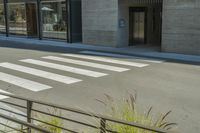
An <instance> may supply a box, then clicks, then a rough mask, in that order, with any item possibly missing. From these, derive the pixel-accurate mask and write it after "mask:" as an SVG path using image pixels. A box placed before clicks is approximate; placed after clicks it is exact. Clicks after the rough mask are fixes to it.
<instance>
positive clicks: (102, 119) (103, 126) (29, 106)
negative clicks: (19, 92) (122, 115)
mask: <svg viewBox="0 0 200 133" xmlns="http://www.w3.org/2000/svg"><path fill="white" fill-rule="evenodd" d="M0 95H3V96H7V97H10V98H14V99H16V100H21V101H24V102H26V106H22V105H21V104H16V103H14V102H8V101H5V100H0V102H2V103H5V104H8V105H12V106H15V107H17V108H22V109H25V110H26V115H24V114H21V113H16V112H14V111H12V110H8V109H4V108H1V107H0V110H3V111H6V112H9V113H12V114H15V115H18V116H21V117H25V118H26V119H27V121H26V122H24V121H21V120H18V119H15V118H12V117H9V116H5V115H3V114H0V117H1V118H4V119H6V120H9V121H12V122H15V123H17V124H20V125H23V126H25V127H27V130H26V131H27V132H28V133H31V131H32V129H35V130H38V131H41V132H45V133H50V131H47V130H45V129H43V128H41V127H40V126H36V125H34V124H33V121H37V122H39V123H43V124H46V125H48V126H51V127H54V128H58V129H60V130H62V131H66V132H71V133H79V132H77V131H75V130H72V129H68V128H67V127H63V126H60V125H53V124H51V123H49V122H45V121H43V120H40V119H38V118H34V117H33V116H32V112H37V113H40V114H43V115H47V116H49V117H55V118H58V119H61V120H65V121H68V122H72V123H75V124H78V125H83V126H86V127H89V128H93V129H96V130H98V131H99V132H100V133H107V132H110V133H118V132H117V131H114V130H112V129H109V128H108V126H107V123H115V124H120V125H124V126H130V127H135V128H139V129H141V130H146V131H152V132H156V133H174V132H172V131H168V130H164V129H159V128H155V127H149V126H144V125H142V124H138V123H135V122H127V121H124V120H119V119H114V118H111V117H108V116H104V115H100V114H95V113H88V112H86V111H83V110H80V109H76V108H69V107H64V106H60V105H56V104H52V103H47V102H43V101H39V100H34V99H30V98H24V97H21V96H15V95H11V94H7V93H2V92H0ZM34 104H37V105H40V106H47V107H53V108H56V109H60V110H62V111H67V112H72V113H75V114H77V115H82V116H87V117H91V118H95V119H96V120H98V121H99V124H98V125H99V126H97V125H93V124H90V123H88V122H82V121H80V120H76V119H71V118H68V117H64V116H59V115H55V114H51V113H48V112H45V111H42V110H40V109H36V108H33V105H34ZM0 125H2V124H1V123H0ZM4 126H5V125H4ZM13 130H15V129H13ZM21 132H22V131H21Z"/></svg>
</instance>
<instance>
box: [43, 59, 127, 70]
mask: <svg viewBox="0 0 200 133" xmlns="http://www.w3.org/2000/svg"><path fill="white" fill-rule="evenodd" d="M42 58H44V59H50V60H54V61H60V62H65V63H71V64H77V65H82V66H88V67H93V68H99V69H104V70H110V71H116V72H124V71H128V70H130V69H127V68H122V67H115V66H110V65H103V64H98V63H92V62H87V61H80V60H74V59H68V58H61V57H56V56H45V57H42Z"/></svg>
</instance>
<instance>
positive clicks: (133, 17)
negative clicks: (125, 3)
mask: <svg viewBox="0 0 200 133" xmlns="http://www.w3.org/2000/svg"><path fill="white" fill-rule="evenodd" d="M129 23H130V29H129V31H130V35H129V39H130V45H137V44H145V43H146V10H145V8H142V7H141V8H140V7H137V8H131V10H130V22H129Z"/></svg>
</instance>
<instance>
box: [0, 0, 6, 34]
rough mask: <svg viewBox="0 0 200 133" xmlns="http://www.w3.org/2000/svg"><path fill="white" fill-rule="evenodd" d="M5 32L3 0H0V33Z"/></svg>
mask: <svg viewBox="0 0 200 133" xmlns="http://www.w3.org/2000/svg"><path fill="white" fill-rule="evenodd" d="M5 32H6V26H5V16H4V5H3V0H0V33H5Z"/></svg>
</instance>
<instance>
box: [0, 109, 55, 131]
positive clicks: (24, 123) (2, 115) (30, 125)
mask: <svg viewBox="0 0 200 133" xmlns="http://www.w3.org/2000/svg"><path fill="white" fill-rule="evenodd" d="M0 117H1V118H3V119H6V120H9V121H12V122H15V123H18V124H20V125H24V126H27V127H30V128H32V129H35V130H37V131H40V132H43V133H53V132H50V131H48V130H47V129H43V128H41V127H39V126H36V125H34V124H31V123H27V122H24V121H22V120H18V119H15V118H12V117H10V116H6V115H4V114H1V113H0Z"/></svg>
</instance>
